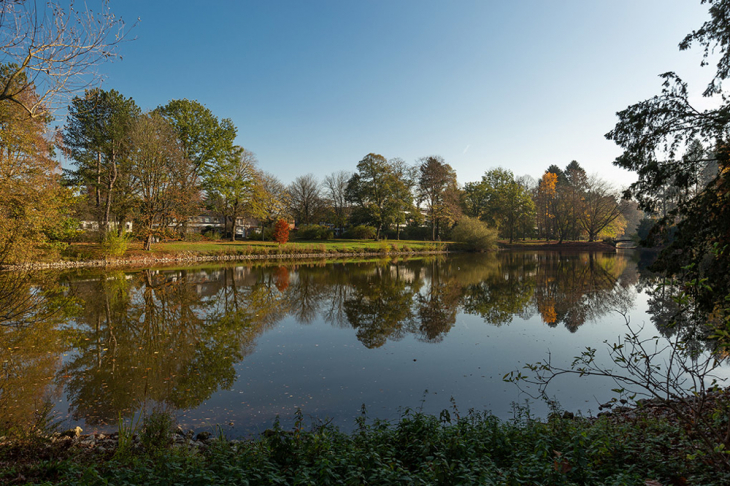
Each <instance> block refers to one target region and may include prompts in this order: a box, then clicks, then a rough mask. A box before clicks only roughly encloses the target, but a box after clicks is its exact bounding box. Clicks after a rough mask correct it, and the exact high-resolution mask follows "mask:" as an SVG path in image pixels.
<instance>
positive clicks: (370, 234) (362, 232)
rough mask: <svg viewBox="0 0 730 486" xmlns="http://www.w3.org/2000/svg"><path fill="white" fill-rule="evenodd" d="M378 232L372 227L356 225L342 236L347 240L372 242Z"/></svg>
mask: <svg viewBox="0 0 730 486" xmlns="http://www.w3.org/2000/svg"><path fill="white" fill-rule="evenodd" d="M377 233H378V231H377V230H376V229H375V228H373V227H372V226H365V225H362V224H361V225H358V226H354V227H352V228H350V229H348V230H347V231H345V233H344V234H343V235H342V236H343V237H344V238H346V239H349V240H373V239H375V235H376V234H377Z"/></svg>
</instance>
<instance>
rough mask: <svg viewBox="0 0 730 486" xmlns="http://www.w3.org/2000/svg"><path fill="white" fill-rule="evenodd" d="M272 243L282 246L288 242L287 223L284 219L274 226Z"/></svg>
mask: <svg viewBox="0 0 730 486" xmlns="http://www.w3.org/2000/svg"><path fill="white" fill-rule="evenodd" d="M274 241H276V242H277V243H279V244H280V245H283V244H284V243H286V242H287V241H289V223H287V222H286V220H284V219H280V220H279V221H277V222H276V224H275V225H274Z"/></svg>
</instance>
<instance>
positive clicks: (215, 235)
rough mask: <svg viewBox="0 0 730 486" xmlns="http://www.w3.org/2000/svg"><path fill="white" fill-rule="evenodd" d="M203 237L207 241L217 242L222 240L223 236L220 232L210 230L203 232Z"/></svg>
mask: <svg viewBox="0 0 730 486" xmlns="http://www.w3.org/2000/svg"><path fill="white" fill-rule="evenodd" d="M203 237H205V238H206V239H207V240H212V241H217V240H220V239H221V234H220V232H218V231H216V230H214V229H212V228H210V229H206V230H205V231H203Z"/></svg>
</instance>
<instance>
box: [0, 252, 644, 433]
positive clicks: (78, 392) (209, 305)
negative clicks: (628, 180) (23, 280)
mask: <svg viewBox="0 0 730 486" xmlns="http://www.w3.org/2000/svg"><path fill="white" fill-rule="evenodd" d="M626 268H627V260H626V258H625V257H621V256H616V255H602V254H588V253H581V254H559V253H500V254H489V255H456V256H453V257H448V258H444V257H435V258H426V259H412V260H405V261H389V260H383V261H378V262H364V263H347V264H344V263H332V264H324V263H314V264H295V265H282V264H276V265H271V266H267V265H262V266H255V267H250V266H222V267H209V268H204V267H203V268H193V269H184V270H144V271H138V272H132V273H125V272H122V271H117V272H107V273H98V272H97V273H94V272H86V273H84V274H80V275H79V274H74V275H66V276H65V277H63V278H61V277H59V276H58V275H56V276H55V277H53V278H51V279H50V280H48V281H47V282H46V283H45V284H42V285H47V286H48V287H49V288H51V287H52V286H54V285H56V286H57V285H58V282H59V281H65V282H66V284H65V287H64V288H65V297H64V298H65V299H66V302H67V304H66V305H65V307H64V308H63V312H61V313H57V314H56V315H57V317H56V318H55V319H50V318H49V319H47V320H45V321H43V322H38V323H35V324H33V325H32V326H26V327H25V328H22V329H21V328H17V329H16V328H11V327H9V326H4V327H2V328H0V331H1V332H2V334H1V335H0V339H1V340H2V342H1V343H0V353H2V358H3V361H4V364H3V376H2V382H1V383H0V405H2V408H0V410H2V412H0V413H1V414H2V417H0V418H2V420H4V421H6V423H7V422H8V421H16V422H18V421H20V422H22V421H24V420H25V421H28V420H31V419H32V418H33V417H32V415H33V413H34V410H35V408H34V407H37V405H30V404H31V403H35V404H37V403H38V402H39V401H43V400H58V398H59V393H60V390H61V388H63V389H64V391H65V394H66V398H67V401H68V403H69V413H70V415H71V417H72V418H74V419H75V420H81V419H83V420H84V421H85V422H86V423H87V424H91V425H96V424H98V425H104V424H109V423H115V422H116V421H117V420H118V417H119V416H120V414H121V416H123V417H130V416H132V415H133V414H135V413H137V412H139V411H141V410H145V409H149V408H152V407H157V408H159V407H163V408H166V409H179V410H182V409H191V408H195V407H198V406H200V404H201V403H203V402H204V401H206V400H208V399H209V398H211V397H212V396H213V395H214V394H215V393H216V392H218V391H220V390H226V389H230V388H231V387H232V386H233V384H234V382H235V380H236V369H235V365H236V363H239V362H241V361H242V360H244V359H245V358H246V356H249V355H250V354H252V353H253V352H254V349H255V347H256V341H257V339H258V338H259V336H261V335H262V334H263V333H265V332H266V331H267V330H270V329H272V328H273V327H275V326H276V325H277V324H278V323H279V322H280V321H281V320H282V319H284V318H285V317H287V316H290V317H292V318H294V319H295V320H296V321H297V322H299V323H302V324H309V323H313V322H326V323H330V324H331V325H333V326H337V327H340V328H350V329H353V330H354V332H355V334H356V336H357V339H358V340H359V341H360V343H362V345H363V346H365V347H367V348H378V347H382V346H383V345H384V344H386V343H387V342H388V341H394V340H399V339H402V338H404V337H406V336H409V335H410V336H413V337H415V338H416V339H418V340H420V341H424V342H429V343H438V342H441V341H443V340H444V339H447V337H448V333H449V332H450V331H451V329H453V327H454V326H455V325H456V323H457V320H458V315H459V313H460V312H465V313H469V314H474V315H479V316H481V317H482V318H483V319H484V321H485V323H488V324H491V325H495V326H500V325H505V324H508V323H509V322H511V321H512V320H513V319H514V318H515V316H519V317H521V318H523V319H527V318H530V317H531V316H533V315H535V314H536V313H539V314H540V316H541V318H542V321H543V322H545V323H546V324H548V325H549V326H557V325H558V324H563V325H564V326H565V327H566V328H567V329H569V330H570V331H571V332H575V331H576V330H577V329H578V328H579V327H580V326H581V325H582V324H583V323H585V322H587V321H589V320H594V319H597V318H599V317H600V316H601V315H604V314H606V313H607V312H609V311H611V310H617V309H627V308H629V307H630V306H631V305H632V303H633V299H634V291H633V284H634V283H635V282H634V281H633V279H631V278H627V276H626V273H627V272H626V271H625V270H626ZM45 278H46V279H48V278H49V277H48V276H46V277H45ZM59 279H60V280H59ZM54 282H55V283H54ZM71 301H73V302H75V303H76V305H70V304H68V302H71ZM64 353H66V354H65V357H64Z"/></svg>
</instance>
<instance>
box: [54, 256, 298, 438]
mask: <svg viewBox="0 0 730 486" xmlns="http://www.w3.org/2000/svg"><path fill="white" fill-rule="evenodd" d="M237 272H238V273H237ZM256 272H257V271H256V270H255V269H254V270H251V269H244V270H243V271H239V269H233V268H224V269H218V270H215V271H209V272H204V271H199V272H186V271H179V272H154V271H143V272H141V273H139V274H136V275H134V276H132V277H131V278H128V276H125V275H124V274H123V273H119V274H117V275H115V276H113V277H110V276H108V275H107V276H102V277H101V278H96V279H91V280H88V281H86V282H82V283H79V284H77V287H78V294H79V295H80V296H82V297H83V298H84V300H85V301H86V304H87V305H86V306H85V309H84V312H83V313H82V315H81V316H79V318H78V319H77V327H78V331H79V333H80V336H81V338H80V339H79V341H78V343H77V355H76V356H75V357H74V358H73V359H72V360H71V361H70V362H68V363H67V364H66V366H65V367H64V371H63V373H64V374H65V375H67V376H69V377H70V378H69V381H68V383H67V393H68V397H69V402H70V408H71V411H72V413H73V416H74V417H75V418H80V417H84V418H85V420H86V421H87V422H88V423H92V424H93V423H102V424H103V423H107V422H109V421H112V420H116V418H117V415H118V414H119V413H121V414H122V415H124V416H128V415H130V414H132V413H134V412H136V411H138V410H139V409H140V408H142V407H145V406H148V405H150V404H161V405H164V406H166V407H173V408H189V407H194V406H197V405H199V404H200V403H201V402H203V401H204V400H206V399H208V398H209V397H210V396H211V395H212V394H213V393H214V392H216V391H217V390H219V389H228V388H230V387H231V386H232V385H233V383H234V381H235V375H236V373H235V369H234V367H233V365H234V364H235V363H236V362H238V361H240V360H241V359H243V358H244V357H245V356H246V355H247V354H249V353H251V352H252V351H253V348H254V340H255V338H256V337H257V336H258V335H259V334H260V333H261V332H262V331H263V329H264V328H266V327H267V325H271V323H272V322H276V321H277V320H278V319H280V318H281V316H282V315H283V314H285V312H286V311H285V310H282V309H281V302H282V294H281V292H280V291H279V290H278V289H277V287H276V283H275V281H274V278H273V276H271V275H270V274H269V273H265V272H264V273H259V274H256V275H253V279H254V283H253V284H250V282H246V283H245V284H242V282H241V281H242V280H247V279H248V280H250V279H251V277H252V273H253V274H255V273H256ZM266 277H271V278H266Z"/></svg>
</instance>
